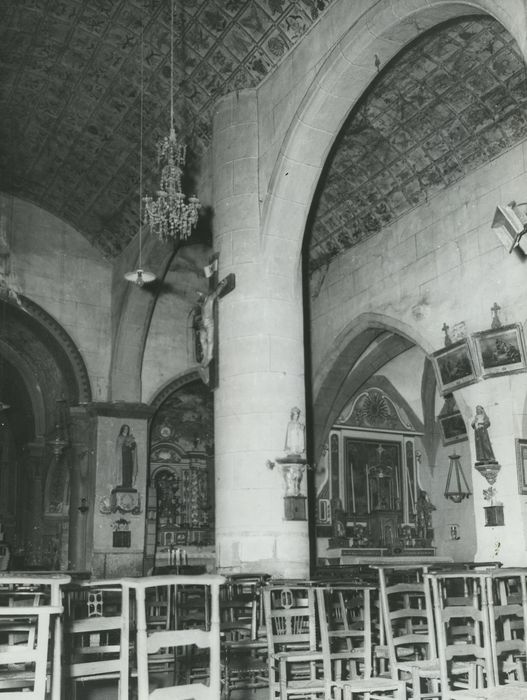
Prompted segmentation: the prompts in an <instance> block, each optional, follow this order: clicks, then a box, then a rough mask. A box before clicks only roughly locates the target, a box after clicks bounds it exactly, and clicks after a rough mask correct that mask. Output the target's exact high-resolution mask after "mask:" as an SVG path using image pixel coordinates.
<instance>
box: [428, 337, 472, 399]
mask: <svg viewBox="0 0 527 700" xmlns="http://www.w3.org/2000/svg"><path fill="white" fill-rule="evenodd" d="M432 362H433V364H434V369H435V372H436V377H437V381H438V384H439V390H440V391H441V393H442V394H445V393H450V392H451V391H454V389H459V388H460V387H462V386H466V385H467V384H472V383H473V382H475V381H476V380H477V373H476V364H475V362H474V357H473V355H472V351H471V347H470V343H469V341H468V339H467V338H465V339H463V340H460V341H458V342H457V343H452V344H451V345H447V347H445V348H443V349H442V350H438V351H437V352H434V353H432Z"/></svg>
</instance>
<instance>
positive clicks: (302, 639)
mask: <svg viewBox="0 0 527 700" xmlns="http://www.w3.org/2000/svg"><path fill="white" fill-rule="evenodd" d="M263 594H264V609H265V619H266V628H267V640H268V664H269V697H270V699H271V700H275V699H277V698H280V700H287V699H288V698H295V697H306V696H308V697H310V698H311V697H313V698H315V697H322V698H329V697H330V693H331V663H330V658H329V644H328V645H327V646H326V648H325V650H324V651H322V649H321V645H320V642H319V635H318V634H317V626H318V620H317V606H316V593H315V588H314V587H312V586H310V585H309V584H307V583H302V582H291V583H284V584H280V585H275V584H270V585H267V586H266V587H265V588H264V589H263Z"/></svg>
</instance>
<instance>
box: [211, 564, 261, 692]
mask: <svg viewBox="0 0 527 700" xmlns="http://www.w3.org/2000/svg"><path fill="white" fill-rule="evenodd" d="M266 578H268V577H267V576H263V575H262V574H254V575H245V574H244V575H241V574H238V575H235V576H232V577H229V578H228V579H227V580H226V581H225V583H224V585H223V586H222V587H221V597H220V617H221V621H220V630H221V639H222V659H221V670H222V691H223V697H224V698H225V699H226V700H228V698H229V697H230V695H231V693H232V692H233V691H235V690H242V689H253V690H254V689H256V688H265V687H267V686H268V685H269V673H268V664H267V638H266V635H265V625H262V611H263V601H262V595H261V586H262V583H263V581H264V580H265V579H266Z"/></svg>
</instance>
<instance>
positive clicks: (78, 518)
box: [68, 406, 97, 571]
mask: <svg viewBox="0 0 527 700" xmlns="http://www.w3.org/2000/svg"><path fill="white" fill-rule="evenodd" d="M70 416H71V437H72V445H71V467H70V470H71V471H70V510H69V547H68V563H69V568H70V569H71V570H72V571H86V570H89V569H90V566H91V550H92V545H93V521H94V509H95V505H96V504H95V467H96V460H95V455H96V449H97V434H96V420H95V418H94V416H92V415H90V413H89V410H87V408H86V407H84V406H80V407H73V408H71V409H70Z"/></svg>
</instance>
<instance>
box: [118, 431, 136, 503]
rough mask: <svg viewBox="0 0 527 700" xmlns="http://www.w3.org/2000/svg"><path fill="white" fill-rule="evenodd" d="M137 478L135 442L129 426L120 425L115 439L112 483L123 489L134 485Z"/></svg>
mask: <svg viewBox="0 0 527 700" xmlns="http://www.w3.org/2000/svg"><path fill="white" fill-rule="evenodd" d="M136 479H137V443H136V441H135V437H134V436H133V434H132V431H131V430H130V426H129V425H127V424H126V423H124V424H123V425H121V429H120V430H119V435H118V436H117V439H116V441H115V479H114V484H115V485H116V486H121V487H122V488H125V489H131V488H133V487H134V486H135V482H136Z"/></svg>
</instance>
